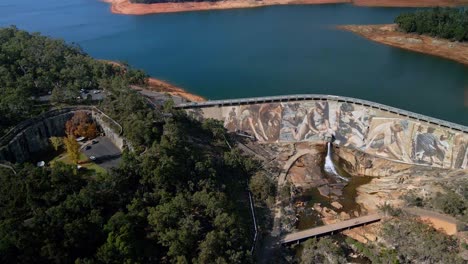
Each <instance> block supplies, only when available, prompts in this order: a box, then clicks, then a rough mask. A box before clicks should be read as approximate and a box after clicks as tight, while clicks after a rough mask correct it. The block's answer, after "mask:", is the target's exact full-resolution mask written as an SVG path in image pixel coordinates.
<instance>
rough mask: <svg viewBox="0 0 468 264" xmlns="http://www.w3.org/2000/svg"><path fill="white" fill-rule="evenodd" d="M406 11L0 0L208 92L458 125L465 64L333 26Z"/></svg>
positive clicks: (36, 25) (91, 46) (23, 16)
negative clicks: (350, 106) (295, 99)
mask: <svg viewBox="0 0 468 264" xmlns="http://www.w3.org/2000/svg"><path fill="white" fill-rule="evenodd" d="M410 10H411V9H402V8H363V7H354V6H351V5H346V4H339V5H320V6H276V7H266V8H256V9H238V10H224V11H205V12H190V13H176V14H159V15H148V16H123V15H114V14H111V13H110V11H109V5H108V4H106V3H103V2H99V1H98V0H67V1H62V0H41V1H37V0H3V1H1V3H0V26H8V25H16V26H17V27H18V28H20V29H25V30H29V31H39V32H42V33H43V34H45V35H48V36H52V37H58V38H63V39H65V40H66V41H68V42H75V43H78V44H79V45H80V46H81V47H83V49H84V50H85V51H86V52H87V53H89V54H90V55H92V56H94V57H96V58H100V59H111V60H120V61H126V62H128V63H130V64H131V65H133V66H135V67H137V68H142V69H144V70H145V71H146V72H148V73H149V74H150V75H152V76H154V77H157V78H161V79H164V80H167V81H169V82H171V83H173V84H175V85H178V86H181V87H182V88H185V89H187V90H188V91H190V92H193V93H196V94H199V95H202V96H205V97H206V98H208V99H221V98H239V97H252V96H268V95H283V94H298V93H320V94H333V95H343V96H350V97H356V98H361V99H367V100H371V101H375V102H379V103H384V104H387V105H391V106H395V107H399V108H402V109H406V110H410V111H414V112H417V113H421V114H426V115H429V116H433V117H437V118H441V119H445V120H448V121H453V122H456V123H459V124H463V125H468V107H467V106H464V100H467V99H466V98H465V97H466V96H468V95H466V94H468V92H467V91H466V90H467V89H468V67H465V66H463V65H461V64H458V63H455V62H452V61H448V60H445V59H441V58H437V57H432V56H429V55H424V54H418V53H413V52H409V51H404V50H400V49H397V48H392V47H388V46H385V45H381V44H377V43H374V42H371V41H369V40H366V39H363V38H361V37H359V36H356V35H354V34H352V33H349V32H344V31H340V30H336V29H335V28H334V27H335V26H336V25H341V24H378V23H391V22H392V21H393V19H394V17H395V16H396V15H397V14H399V13H401V12H403V11H410ZM465 93H466V94H465Z"/></svg>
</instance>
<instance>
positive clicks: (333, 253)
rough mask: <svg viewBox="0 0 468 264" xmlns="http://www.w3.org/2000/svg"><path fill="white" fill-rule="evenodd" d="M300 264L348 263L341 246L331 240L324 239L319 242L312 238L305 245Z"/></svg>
mask: <svg viewBox="0 0 468 264" xmlns="http://www.w3.org/2000/svg"><path fill="white" fill-rule="evenodd" d="M300 263H302V264H309V263H310V264H312V263H329V264H332V263H333V264H338V263H346V258H344V253H343V250H342V249H341V247H340V245H338V244H337V243H336V242H334V241H333V240H331V239H330V238H326V237H324V238H321V239H319V240H317V239H316V238H311V239H308V240H307V241H306V242H305V243H304V249H303V251H302V255H301V261H300Z"/></svg>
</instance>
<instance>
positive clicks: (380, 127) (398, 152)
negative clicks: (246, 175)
mask: <svg viewBox="0 0 468 264" xmlns="http://www.w3.org/2000/svg"><path fill="white" fill-rule="evenodd" d="M176 107H177V108H179V109H184V110H185V111H186V112H187V113H188V114H189V115H191V116H192V117H194V118H196V119H198V120H203V119H205V118H213V119H217V120H220V121H222V122H223V123H224V127H225V128H226V129H227V130H228V131H230V132H237V133H239V134H244V135H248V136H251V137H255V139H256V140H257V141H258V142H262V143H287V142H290V143H295V142H307V141H309V142H310V141H323V140H324V139H326V138H329V137H331V136H333V139H334V144H336V145H337V146H339V147H347V148H351V149H356V150H360V151H362V152H364V153H366V154H368V155H371V156H375V157H379V158H384V159H388V160H390V161H397V162H402V163H406V164H414V165H426V166H432V167H439V168H450V169H467V168H468V127H466V126H462V125H458V124H454V123H450V122H447V121H443V120H439V119H435V118H431V117H428V116H424V115H420V114H416V113H412V112H409V111H405V110H401V109H397V108H394V107H390V106H385V105H382V104H378V103H374V102H370V101H365V100H359V99H354V98H348V97H340V96H330V95H294V96H276V97H261V98H247V99H236V100H219V101H208V102H202V103H186V104H180V105H178V106H176Z"/></svg>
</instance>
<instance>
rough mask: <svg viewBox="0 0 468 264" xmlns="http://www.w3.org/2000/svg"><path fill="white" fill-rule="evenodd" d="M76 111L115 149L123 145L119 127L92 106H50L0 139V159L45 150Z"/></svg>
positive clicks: (22, 157) (26, 156) (12, 159)
mask: <svg viewBox="0 0 468 264" xmlns="http://www.w3.org/2000/svg"><path fill="white" fill-rule="evenodd" d="M78 111H84V112H87V113H89V114H91V115H92V118H93V119H94V120H95V121H96V123H97V124H98V126H99V127H100V128H101V130H102V131H103V132H104V133H105V135H106V136H107V137H109V138H110V140H111V141H112V142H113V143H114V144H115V145H116V146H117V147H118V148H119V149H121V150H122V149H123V148H124V147H125V146H127V145H128V144H127V142H126V141H125V139H124V138H123V137H122V133H123V130H122V126H121V125H120V124H118V123H117V122H116V121H115V120H113V119H112V118H110V117H109V116H107V115H106V114H105V113H103V112H102V111H101V110H99V109H97V108H96V107H94V106H72V107H64V108H59V109H53V110H51V111H48V112H46V113H44V114H41V115H39V116H37V117H36V118H32V119H29V120H26V121H24V122H22V123H20V124H19V125H17V126H15V127H14V128H12V129H11V130H10V131H9V132H8V133H7V134H5V135H4V136H3V137H2V138H0V161H1V160H6V161H10V162H25V161H28V160H29V159H30V158H31V155H32V154H34V153H37V152H40V151H43V150H45V149H47V147H48V146H49V144H50V143H49V138H50V137H63V136H65V123H66V122H67V121H68V120H69V119H70V118H71V117H72V116H73V115H74V113H76V112H78Z"/></svg>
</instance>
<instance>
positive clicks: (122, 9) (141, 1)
mask: <svg viewBox="0 0 468 264" xmlns="http://www.w3.org/2000/svg"><path fill="white" fill-rule="evenodd" d="M102 1H104V2H107V3H110V4H111V12H112V13H114V14H125V15H148V14H158V13H174V12H187V11H202V10H219V9H235V8H253V7H262V6H273V5H314V4H342V3H350V4H354V5H357V6H388V7H431V6H460V5H466V4H468V0H396V1H395V0H383V1H379V0H355V1H353V0H260V1H256V0H225V1H216V0H212V1H196V0H195V1H194V0H189V1H186V0H102Z"/></svg>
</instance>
